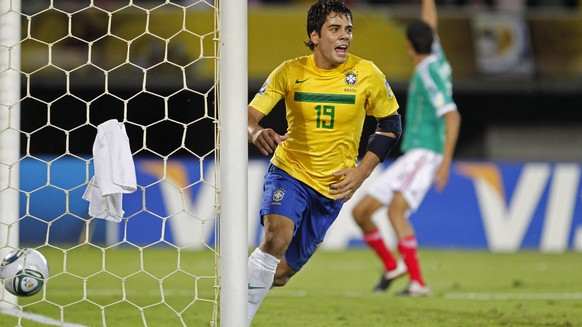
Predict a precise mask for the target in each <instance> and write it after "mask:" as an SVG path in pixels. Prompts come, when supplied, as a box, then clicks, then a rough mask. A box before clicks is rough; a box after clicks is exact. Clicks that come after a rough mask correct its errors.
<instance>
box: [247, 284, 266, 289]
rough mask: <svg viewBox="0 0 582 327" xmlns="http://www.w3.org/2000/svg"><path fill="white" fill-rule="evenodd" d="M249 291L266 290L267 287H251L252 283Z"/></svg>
mask: <svg viewBox="0 0 582 327" xmlns="http://www.w3.org/2000/svg"><path fill="white" fill-rule="evenodd" d="M248 287H249V290H264V289H265V287H264V286H255V285H251V283H249V286H248Z"/></svg>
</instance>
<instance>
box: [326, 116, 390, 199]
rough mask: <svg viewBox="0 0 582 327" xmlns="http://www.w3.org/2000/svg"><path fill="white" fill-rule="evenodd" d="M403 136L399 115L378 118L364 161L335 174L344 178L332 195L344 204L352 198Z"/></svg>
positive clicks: (333, 186) (332, 189) (334, 185)
mask: <svg viewBox="0 0 582 327" xmlns="http://www.w3.org/2000/svg"><path fill="white" fill-rule="evenodd" d="M401 134H402V123H401V119H400V115H399V114H398V113H395V114H392V115H390V116H387V117H382V118H378V127H377V128H376V131H375V132H374V133H373V134H372V135H370V137H369V138H368V147H367V151H366V154H365V155H364V158H363V159H362V161H361V162H360V163H359V164H358V166H357V167H355V168H347V169H342V170H340V171H337V172H335V173H334V175H335V176H344V179H342V180H341V181H340V182H338V183H335V184H332V185H331V186H330V188H331V190H330V194H331V195H334V196H336V197H335V199H336V200H342V201H343V202H344V203H345V202H347V201H348V200H349V199H351V198H352V196H353V195H354V193H355V192H356V190H357V189H358V188H360V186H362V183H364V181H365V180H366V178H368V176H370V174H372V171H374V168H376V166H377V165H378V163H380V162H382V161H384V159H385V158H386V157H387V156H388V154H390V152H391V151H392V149H393V148H394V147H395V146H396V143H397V142H398V139H399V138H400V135H401Z"/></svg>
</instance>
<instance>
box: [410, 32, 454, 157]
mask: <svg viewBox="0 0 582 327" xmlns="http://www.w3.org/2000/svg"><path fill="white" fill-rule="evenodd" d="M452 95H453V89H452V78H451V66H450V65H449V62H448V61H447V58H446V57H445V55H444V53H443V51H442V49H441V46H440V43H439V42H438V39H437V38H435V44H434V46H433V53H432V54H431V55H430V56H428V57H427V58H425V59H424V60H422V61H421V62H420V63H418V65H416V68H415V70H414V73H413V75H412V79H411V81H410V86H409V88H408V99H407V102H406V116H405V120H406V122H405V125H404V135H403V136H402V146H401V150H402V152H406V151H408V150H410V149H415V148H423V149H428V150H432V151H435V152H437V153H443V151H444V143H445V120H444V118H443V116H444V114H446V113H447V112H450V111H453V110H457V105H456V104H455V102H454V101H453V98H452Z"/></svg>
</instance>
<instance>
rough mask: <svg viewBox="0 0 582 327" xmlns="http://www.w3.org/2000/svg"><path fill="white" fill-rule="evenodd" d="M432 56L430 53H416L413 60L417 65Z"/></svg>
mask: <svg viewBox="0 0 582 327" xmlns="http://www.w3.org/2000/svg"><path fill="white" fill-rule="evenodd" d="M428 56H430V55H429V54H415V55H414V56H413V57H412V61H413V62H414V64H415V65H418V64H419V63H420V62H421V61H423V60H424V59H426V57H428Z"/></svg>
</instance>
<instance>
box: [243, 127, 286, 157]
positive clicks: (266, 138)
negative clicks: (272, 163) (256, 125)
mask: <svg viewBox="0 0 582 327" xmlns="http://www.w3.org/2000/svg"><path fill="white" fill-rule="evenodd" d="M288 138H289V136H288V135H279V134H277V132H275V131H274V130H272V129H271V128H262V129H257V130H256V131H255V132H254V133H252V136H251V141H252V142H253V144H254V145H255V146H256V147H257V148H258V149H259V151H261V153H262V154H264V155H266V156H268V155H270V154H271V153H273V151H275V149H276V148H277V145H279V144H281V142H283V141H285V140H287V139H288Z"/></svg>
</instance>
